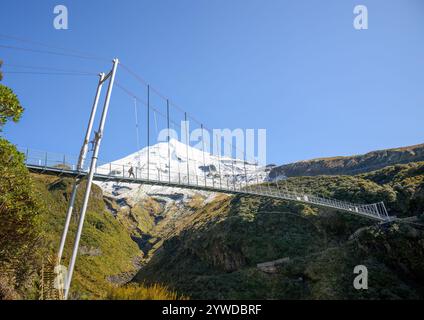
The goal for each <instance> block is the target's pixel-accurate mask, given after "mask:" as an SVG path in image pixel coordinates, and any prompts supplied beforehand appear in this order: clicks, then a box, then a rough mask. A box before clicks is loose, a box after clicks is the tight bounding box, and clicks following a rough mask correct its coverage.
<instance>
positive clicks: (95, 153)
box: [65, 59, 119, 300]
mask: <svg viewBox="0 0 424 320" xmlns="http://www.w3.org/2000/svg"><path fill="white" fill-rule="evenodd" d="M118 63H119V61H118V59H114V60H113V68H112V70H111V71H110V72H109V74H108V75H107V76H106V77H105V78H104V79H103V81H102V83H103V82H104V81H106V80H107V79H110V80H109V86H108V89H107V94H106V98H105V102H104V106H103V112H102V116H101V119H100V124H99V129H98V131H97V132H95V138H94V150H93V155H92V158H91V164H90V171H89V173H88V178H87V187H86V191H85V194H84V201H83V204H82V208H81V213H80V218H79V221H78V229H77V233H76V235H75V241H74V247H73V250H72V256H71V261H70V263H69V271H68V276H67V278H66V285H65V300H66V299H68V296H69V289H70V286H71V281H72V275H73V272H74V267H75V261H76V258H77V255H78V248H79V242H80V240H81V233H82V229H83V226H84V220H85V214H86V212H87V206H88V200H89V198H90V191H91V185H92V182H93V176H94V172H95V170H96V165H97V159H98V155H99V149H100V143H101V141H102V137H103V131H104V126H105V122H106V116H107V112H108V109H109V102H110V96H111V94H112V89H113V84H114V81H115V75H116V69H117V67H118Z"/></svg>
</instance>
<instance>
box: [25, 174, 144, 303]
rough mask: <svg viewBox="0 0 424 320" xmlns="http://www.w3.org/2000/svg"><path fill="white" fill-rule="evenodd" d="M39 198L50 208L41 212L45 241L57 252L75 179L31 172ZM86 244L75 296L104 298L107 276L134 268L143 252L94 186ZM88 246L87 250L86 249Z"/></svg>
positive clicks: (68, 249) (79, 198) (68, 250)
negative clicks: (109, 209)
mask: <svg viewBox="0 0 424 320" xmlns="http://www.w3.org/2000/svg"><path fill="white" fill-rule="evenodd" d="M32 178H33V180H34V183H35V186H36V189H37V191H38V193H39V198H40V199H42V200H43V202H44V203H45V207H46V208H47V210H45V211H44V212H43V214H42V215H41V219H42V225H43V228H44V230H45V234H46V236H45V242H46V244H47V247H48V248H49V250H50V251H51V252H56V251H57V249H58V243H59V240H60V235H61V232H62V230H63V223H64V221H65V214H66V209H67V203H68V199H69V196H70V192H71V187H72V181H71V180H70V179H62V178H57V177H53V176H46V175H32ZM84 189H85V187H84V184H82V186H81V188H80V189H79V191H78V195H77V199H76V205H75V212H76V214H75V215H74V219H73V222H72V223H71V227H70V235H69V239H70V240H69V242H70V241H71V240H73V237H74V233H75V231H76V219H77V218H76V217H77V215H78V213H79V209H80V206H81V202H82V195H83V192H84ZM80 247H81V248H83V250H82V252H86V254H81V253H80V255H79V256H78V260H77V263H76V269H75V276H74V281H73V284H72V288H71V292H72V296H73V297H74V298H80V299H87V298H102V297H104V296H105V295H106V293H107V290H108V289H109V285H110V282H109V281H108V280H107V277H108V276H111V275H116V274H120V273H124V272H131V271H133V270H134V268H135V266H134V261H135V258H136V257H137V256H138V255H139V254H140V251H139V250H138V247H137V245H136V243H135V242H134V241H132V239H131V237H130V235H129V232H128V230H127V229H126V228H125V226H124V225H123V224H122V223H121V222H120V221H118V220H117V219H115V218H114V217H113V216H112V214H110V212H109V211H107V210H106V207H105V203H104V201H103V194H102V191H101V190H100V188H99V187H97V186H95V185H94V186H93V188H92V194H91V198H90V202H89V206H88V210H87V216H86V221H85V224H84V230H83V234H82V238H81V244H80ZM84 248H85V250H84ZM71 250H72V248H71V245H70V243H68V245H67V246H66V247H65V251H64V258H65V262H67V261H68V258H69V256H70V254H71Z"/></svg>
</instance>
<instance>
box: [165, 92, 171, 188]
mask: <svg viewBox="0 0 424 320" xmlns="http://www.w3.org/2000/svg"><path fill="white" fill-rule="evenodd" d="M166 122H167V125H168V178H169V182H171V149H170V147H169V140H170V137H169V134H170V129H169V100H168V99H166Z"/></svg>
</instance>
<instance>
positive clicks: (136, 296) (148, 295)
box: [106, 284, 187, 300]
mask: <svg viewBox="0 0 424 320" xmlns="http://www.w3.org/2000/svg"><path fill="white" fill-rule="evenodd" d="M106 299H108V300H186V299H187V297H184V296H179V295H178V294H177V293H176V292H175V291H170V290H169V289H168V288H167V287H164V286H162V285H160V284H154V285H144V284H130V285H126V286H124V287H117V288H111V289H109V291H108V293H107V296H106Z"/></svg>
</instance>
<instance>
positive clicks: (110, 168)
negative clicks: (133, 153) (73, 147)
mask: <svg viewBox="0 0 424 320" xmlns="http://www.w3.org/2000/svg"><path fill="white" fill-rule="evenodd" d="M20 151H21V152H23V153H24V154H25V157H26V165H27V166H28V167H30V168H31V167H35V168H43V169H44V170H46V171H47V170H50V171H52V170H53V171H56V172H61V171H62V172H65V171H69V172H78V171H77V168H76V163H77V160H78V156H64V155H61V154H56V153H50V152H43V151H37V150H31V149H23V150H22V149H21V150H20ZM182 167H184V166H183V165H182V166H181V168H178V169H179V171H173V170H170V169H169V168H167V164H164V163H159V165H157V164H156V163H152V162H151V163H150V165H149V166H147V164H146V165H144V166H142V167H135V166H131V165H124V164H113V163H109V164H106V165H101V166H98V167H97V168H96V171H95V177H97V178H99V177H103V178H106V179H104V180H111V181H120V180H121V181H122V180H125V181H126V182H129V183H131V182H132V183H141V182H144V183H146V182H147V183H148V182H151V183H156V184H157V183H159V184H166V185H171V186H176V187H184V186H189V187H192V188H198V189H206V190H211V191H217V192H226V191H227V192H232V193H242V194H250V195H256V196H266V197H273V198H277V199H284V200H291V201H297V202H302V203H308V204H313V205H318V206H323V207H329V208H333V209H338V210H342V211H347V212H350V213H352V214H359V215H362V216H367V217H370V218H373V219H377V220H381V221H387V220H390V217H389V215H388V213H387V210H386V208H385V206H384V203H383V202H378V203H372V204H355V203H349V202H346V201H341V200H336V199H328V198H325V197H320V196H316V195H310V194H308V193H304V192H299V191H297V190H289V189H288V188H287V186H285V187H284V188H283V187H282V186H281V185H278V183H272V182H268V183H266V184H261V183H259V184H257V183H256V181H258V180H259V179H255V174H257V172H253V173H252V172H250V173H248V172H245V174H235V175H220V173H219V172H214V173H208V174H204V173H201V174H199V173H198V170H196V171H195V172H193V171H189V172H188V173H187V170H184V168H182ZM131 168H132V169H131ZM79 172H82V173H86V172H88V166H86V167H84V168H83V169H82V170H81V171H79ZM247 181H254V182H255V184H252V183H247Z"/></svg>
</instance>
